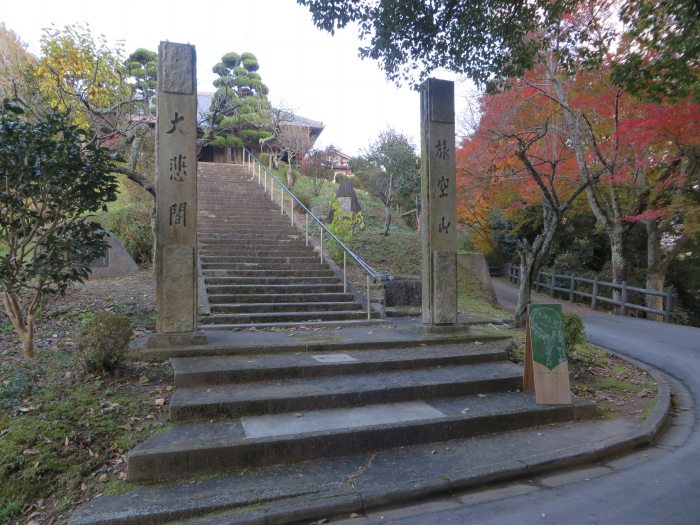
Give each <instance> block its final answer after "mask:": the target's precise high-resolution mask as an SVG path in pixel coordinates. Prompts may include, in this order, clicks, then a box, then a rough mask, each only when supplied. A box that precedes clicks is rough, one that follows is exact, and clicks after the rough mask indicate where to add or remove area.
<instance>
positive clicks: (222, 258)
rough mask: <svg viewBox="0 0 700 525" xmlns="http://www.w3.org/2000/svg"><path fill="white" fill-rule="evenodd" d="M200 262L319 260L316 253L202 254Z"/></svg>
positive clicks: (291, 261) (302, 261)
mask: <svg viewBox="0 0 700 525" xmlns="http://www.w3.org/2000/svg"><path fill="white" fill-rule="evenodd" d="M200 259H201V261H202V264H207V263H253V264H254V263H258V264H266V263H289V264H294V263H300V264H304V263H312V262H320V258H319V257H318V256H316V255H296V256H290V257H285V256H276V257H273V256H256V257H245V256H240V255H202V256H200Z"/></svg>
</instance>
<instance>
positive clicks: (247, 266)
mask: <svg viewBox="0 0 700 525" xmlns="http://www.w3.org/2000/svg"><path fill="white" fill-rule="evenodd" d="M327 268H328V265H327V264H326V263H320V262H318V261H317V262H315V263H314V262H310V263H308V264H296V263H295V264H292V263H265V264H259V263H211V264H202V269H203V271H211V272H219V271H234V272H235V271H237V270H270V271H273V270H293V271H301V272H303V271H307V270H310V271H315V270H325V269H327Z"/></svg>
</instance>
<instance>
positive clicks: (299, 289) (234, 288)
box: [207, 284, 343, 295]
mask: <svg viewBox="0 0 700 525" xmlns="http://www.w3.org/2000/svg"><path fill="white" fill-rule="evenodd" d="M207 292H208V293H209V294H214V295H220V294H245V293H251V294H284V293H291V294H298V293H304V294H309V293H342V292H343V285H342V284H284V285H282V284H268V285H250V284H245V285H244V284H225V285H217V286H207Z"/></svg>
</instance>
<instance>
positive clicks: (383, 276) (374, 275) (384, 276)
mask: <svg viewBox="0 0 700 525" xmlns="http://www.w3.org/2000/svg"><path fill="white" fill-rule="evenodd" d="M246 157H247V161H246ZM253 161H254V162H253ZM243 163H244V164H247V165H248V166H249V168H248V171H253V176H255V170H254V169H253V168H252V166H253V165H254V163H255V164H257V166H258V184H261V181H260V178H261V171H260V170H261V168H262V169H263V170H264V171H265V188H266V190H267V176H268V175H269V176H270V179H271V180H273V181H275V182H276V183H277V185H278V186H279V188H280V211H281V213H284V194H283V193H282V192H285V193H286V194H287V195H289V198H290V201H291V206H290V208H291V209H290V211H289V215H290V217H291V220H292V224H294V203H295V202H296V203H297V205H298V206H299V207H301V209H302V210H303V211H304V212H305V213H306V243H307V244H308V242H309V217H311V219H312V220H313V221H315V222H316V224H318V225H319V227H320V228H321V245H320V255H321V259H323V235H324V232H325V233H327V234H328V235H329V236H330V237H331V239H333V240H334V241H335V242H337V243H338V246H340V247H341V248H342V249H343V289H344V290H345V291H347V276H346V269H345V266H346V259H347V256H350V258H351V259H352V260H354V261H355V262H356V263H357V264H358V265H359V266H360V268H362V270H363V271H364V272H365V274H367V318H368V319H369V318H370V317H371V312H370V302H371V301H370V296H369V295H370V294H369V280H370V278H371V279H373V280H374V282H375V283H376V282H378V281H379V282H381V281H386V280H389V279H390V278H391V277H390V276H389V274H388V273H386V272H377V271H376V270H374V269H373V268H372V267H371V266H370V265H369V264H367V263H366V262H365V261H363V260H362V259H361V258H360V257H359V256H358V255H357V254H355V252H353V251H352V250H351V249H350V248H348V247H347V246H346V245H345V243H344V242H343V241H341V240H340V239H339V238H338V237H337V236H336V235H335V234H334V233H333V232H332V231H331V230H329V229H328V227H327V226H326V225H325V224H323V221H321V219H319V218H318V217H316V215H314V213H313V212H312V211H311V210H309V209H308V208H307V207H306V206H305V205H304V203H302V202H301V201H300V200H299V199H298V198H297V196H296V195H294V193H292V192H291V191H290V190H289V188H287V187H285V186H284V184H282V183H281V182H280V181H279V180H277V178H276V177H275V176H274V175H273V174H272V172H271V171H270V170H269V169H267V168H266V167H265V166H264V165H263V163H262V162H260V160H259V159H258V158H257V157H256V156H255V155H253V154H252V153H251V152H250V151H249V150H248V148H245V147H244V148H243ZM271 193H272V198H274V191H272V192H271Z"/></svg>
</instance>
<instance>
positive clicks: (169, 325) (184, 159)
mask: <svg viewBox="0 0 700 525" xmlns="http://www.w3.org/2000/svg"><path fill="white" fill-rule="evenodd" d="M158 60H159V62H158V119H157V125H156V132H157V133H156V136H157V138H156V173H157V184H156V187H157V192H156V193H157V199H156V203H157V204H156V206H157V212H156V213H157V215H156V260H155V274H156V306H157V311H158V319H157V321H156V329H157V330H158V333H159V334H161V335H167V334H184V333H192V332H195V331H196V330H197V264H196V261H197V259H196V257H197V81H196V66H195V64H196V60H195V49H194V46H191V45H188V44H175V43H172V42H161V43H160V46H159V47H158Z"/></svg>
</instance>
